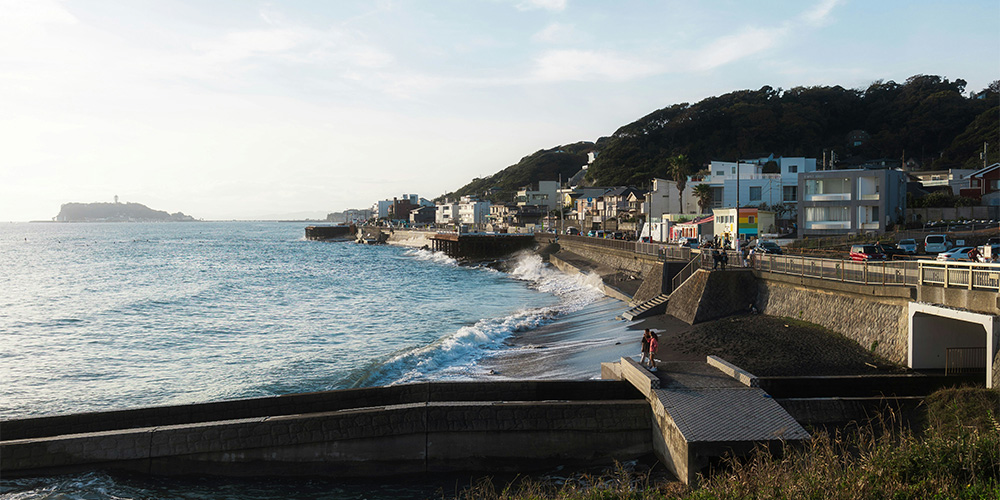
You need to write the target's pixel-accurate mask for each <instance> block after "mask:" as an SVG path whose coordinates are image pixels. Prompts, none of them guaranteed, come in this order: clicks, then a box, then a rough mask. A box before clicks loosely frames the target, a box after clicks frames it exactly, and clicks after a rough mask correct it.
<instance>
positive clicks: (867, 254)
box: [851, 245, 888, 260]
mask: <svg viewBox="0 0 1000 500" xmlns="http://www.w3.org/2000/svg"><path fill="white" fill-rule="evenodd" d="M851 260H888V257H886V255H885V254H884V253H882V252H880V251H879V249H878V247H877V246H875V245H852V246H851Z"/></svg>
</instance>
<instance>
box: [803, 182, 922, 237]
mask: <svg viewBox="0 0 1000 500" xmlns="http://www.w3.org/2000/svg"><path fill="white" fill-rule="evenodd" d="M799 191H800V192H801V193H802V196H801V198H800V200H799V203H798V225H799V236H820V235H833V234H848V233H861V232H867V231H874V232H878V233H884V232H885V231H886V229H887V227H888V226H889V225H890V224H893V223H895V222H897V221H900V220H905V217H906V174H904V173H903V172H900V171H898V170H887V169H886V170H826V171H818V172H809V173H805V174H803V175H801V176H800V177H799Z"/></svg>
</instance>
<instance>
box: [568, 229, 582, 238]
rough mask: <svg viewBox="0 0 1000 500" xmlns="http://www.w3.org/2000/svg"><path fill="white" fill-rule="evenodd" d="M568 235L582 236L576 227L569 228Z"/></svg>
mask: <svg viewBox="0 0 1000 500" xmlns="http://www.w3.org/2000/svg"><path fill="white" fill-rule="evenodd" d="M566 234H569V235H573V236H577V235H579V234H580V230H579V229H577V228H575V227H567V228H566Z"/></svg>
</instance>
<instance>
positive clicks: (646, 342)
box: [639, 328, 650, 366]
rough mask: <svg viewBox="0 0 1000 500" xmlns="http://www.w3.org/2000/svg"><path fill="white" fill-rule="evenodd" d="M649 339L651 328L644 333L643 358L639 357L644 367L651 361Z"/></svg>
mask: <svg viewBox="0 0 1000 500" xmlns="http://www.w3.org/2000/svg"><path fill="white" fill-rule="evenodd" d="M649 338H650V332H649V328H647V329H646V331H645V332H643V333H642V356H640V357H639V364H640V365H642V366H646V363H647V362H648V360H649Z"/></svg>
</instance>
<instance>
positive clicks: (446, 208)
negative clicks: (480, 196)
mask: <svg viewBox="0 0 1000 500" xmlns="http://www.w3.org/2000/svg"><path fill="white" fill-rule="evenodd" d="M457 222H461V220H460V219H459V216H458V203H455V202H448V201H446V202H444V203H439V204H438V205H436V206H435V212H434V223H435V224H454V223H457Z"/></svg>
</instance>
